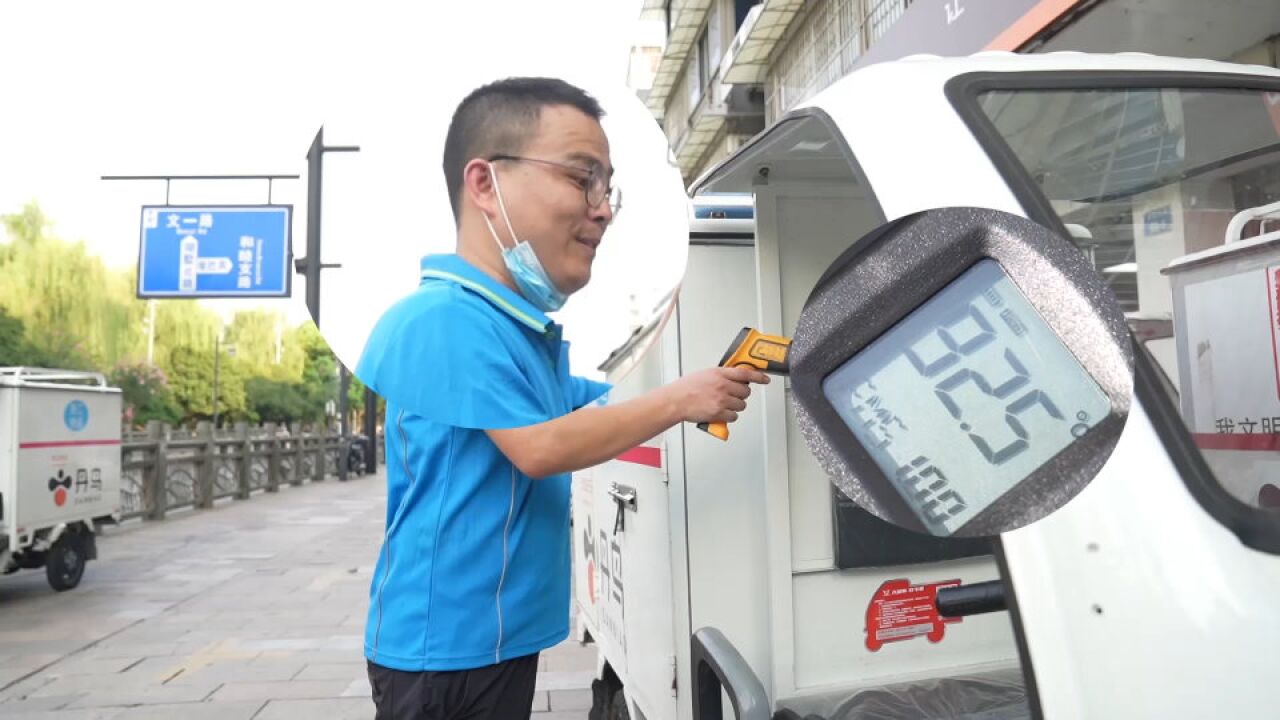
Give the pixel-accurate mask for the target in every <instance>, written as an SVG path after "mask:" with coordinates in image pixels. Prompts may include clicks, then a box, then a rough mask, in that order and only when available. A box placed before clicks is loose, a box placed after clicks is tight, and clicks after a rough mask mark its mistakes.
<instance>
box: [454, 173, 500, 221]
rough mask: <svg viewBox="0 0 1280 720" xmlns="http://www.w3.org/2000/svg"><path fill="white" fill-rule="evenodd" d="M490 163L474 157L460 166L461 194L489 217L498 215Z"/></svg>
mask: <svg viewBox="0 0 1280 720" xmlns="http://www.w3.org/2000/svg"><path fill="white" fill-rule="evenodd" d="M491 167H492V166H491V165H490V164H489V163H488V162H486V161H484V160H481V159H480V158H475V159H474V160H472V161H471V162H469V163H467V164H466V166H465V167H463V168H462V196H463V199H464V200H465V201H466V202H470V203H471V204H472V205H475V206H476V207H478V208H479V209H480V211H481V212H483V213H485V214H486V215H488V216H490V217H497V216H498V198H497V195H496V194H495V193H494V189H493V172H492V170H491Z"/></svg>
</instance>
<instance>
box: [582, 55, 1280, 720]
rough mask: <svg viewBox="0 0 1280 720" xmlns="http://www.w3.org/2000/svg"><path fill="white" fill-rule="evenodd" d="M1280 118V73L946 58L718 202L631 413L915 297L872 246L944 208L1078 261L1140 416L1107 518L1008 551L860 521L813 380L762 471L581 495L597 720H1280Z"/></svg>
mask: <svg viewBox="0 0 1280 720" xmlns="http://www.w3.org/2000/svg"><path fill="white" fill-rule="evenodd" d="M1278 99H1280V71H1276V70H1274V69H1271V68H1263V67H1252V66H1240V65H1230V64H1224V63H1216V62H1207V61H1194V60H1182V59H1170V58H1160V57H1152V56H1146V55H1137V54H1121V55H1111V56H1095V55H1086V54H1079V53H1063V54H1050V55H1011V54H1003V53H989V54H988V53H984V54H979V55H976V56H973V57H969V58H957V59H939V58H927V57H916V58H909V59H905V60H901V61H896V62H892V63H883V64H879V65H873V66H871V67H868V68H866V69H864V70H860V71H857V72H855V73H853V74H851V75H850V76H848V77H846V78H844V79H843V80H841V81H839V82H837V83H836V84H835V85H833V86H832V87H830V88H828V89H827V90H826V91H824V92H823V93H821V94H819V95H818V96H816V97H815V98H813V99H812V100H811V101H809V102H808V103H807V104H806V105H805V106H804V107H801V108H799V109H797V110H795V111H794V112H792V113H790V114H789V115H787V116H786V117H784V118H783V119H782V120H781V121H780V122H778V123H777V124H775V125H773V126H772V127H770V128H769V129H767V130H766V131H765V132H763V133H762V134H761V135H759V136H757V137H756V138H755V139H753V140H752V141H751V142H750V143H748V144H747V145H745V146H744V147H743V148H742V149H741V150H739V151H738V152H737V153H736V154H734V155H733V156H732V157H730V158H728V159H727V160H725V161H724V162H723V163H721V164H720V165H719V166H718V167H716V168H715V169H713V170H712V171H710V172H709V173H708V174H707V175H706V176H704V177H703V178H701V179H700V180H699V181H698V182H696V183H695V185H694V187H693V189H692V195H693V207H694V211H695V214H699V217H697V218H695V220H694V221H693V233H692V234H691V239H690V248H689V262H688V271H687V274H686V279H685V282H684V284H683V285H682V286H681V288H680V292H679V301H678V303H677V306H676V307H675V309H674V310H670V309H668V310H665V311H663V312H661V313H659V314H658V316H657V317H656V318H655V319H654V321H653V322H652V323H650V325H649V326H648V327H647V328H645V329H644V330H642V331H640V332H639V333H637V335H636V336H635V337H633V338H632V340H631V341H630V342H629V343H627V345H625V346H624V347H622V348H619V350H618V351H617V352H615V353H614V355H613V356H612V357H611V358H610V360H609V361H608V362H607V363H606V365H605V366H604V367H603V368H602V369H604V370H605V371H606V372H607V374H608V375H609V378H610V380H611V381H612V382H614V384H615V387H614V390H613V391H612V393H611V395H610V397H609V401H610V402H614V401H622V400H626V399H627V398H629V397H633V396H635V395H638V394H640V393H642V392H645V391H647V390H649V389H652V388H654V387H657V386H659V385H661V384H663V383H667V382H670V381H671V380H673V379H675V378H676V377H679V376H680V375H681V374H682V373H684V372H691V371H696V370H699V369H701V368H704V367H707V366H710V365H714V364H716V363H717V362H719V361H720V360H721V357H722V354H723V353H724V350H725V347H726V345H727V344H728V343H729V341H730V340H732V339H733V337H734V335H735V333H737V332H738V331H739V330H740V329H741V328H744V327H752V328H759V329H760V330H761V331H763V332H766V333H779V334H780V335H786V336H792V335H795V333H796V332H797V325H798V323H799V322H800V320H801V319H802V316H803V311H804V309H805V307H806V303H807V302H808V301H809V300H810V299H811V296H812V294H814V292H815V288H819V289H821V288H822V287H824V285H825V284H827V281H828V279H829V277H830V274H831V272H835V271H836V270H837V269H838V268H842V269H845V270H848V269H850V268H851V269H853V270H855V271H859V270H860V271H863V272H866V271H869V270H870V269H872V268H871V267H870V266H865V267H864V266H862V265H861V264H862V263H871V262H873V261H874V262H877V263H881V264H878V265H876V266H875V268H874V269H875V270H876V272H879V273H882V274H883V273H892V272H895V271H896V270H897V269H896V268H894V267H893V266H891V265H885V264H883V263H882V262H881V258H880V256H877V255H876V254H875V253H873V252H871V250H874V249H875V248H874V247H871V246H868V247H867V248H863V247H861V246H859V247H853V248H851V246H852V245H854V244H855V243H858V242H859V241H860V239H865V238H867V237H868V234H869V233H871V234H872V235H874V233H872V231H876V230H877V229H880V228H883V227H884V226H885V225H886V223H889V224H893V223H895V222H897V221H900V220H902V219H904V218H909V217H911V216H914V215H916V214H917V213H922V212H925V211H931V210H934V209H938V208H988V209H992V210H999V211H1003V212H1005V213H1011V214H1014V215H1019V216H1022V217H1026V218H1030V219H1032V220H1034V221H1036V222H1037V223H1039V224H1040V225H1042V226H1044V227H1047V228H1049V229H1050V230H1053V231H1055V232H1056V234H1057V236H1060V237H1061V238H1069V239H1070V240H1071V242H1072V243H1073V244H1074V245H1075V247H1077V248H1079V249H1080V250H1081V251H1082V254H1081V257H1085V258H1087V259H1088V261H1089V263H1091V265H1092V267H1093V269H1095V270H1097V271H1098V275H1099V277H1102V278H1105V279H1106V281H1107V283H1108V284H1109V285H1110V288H1111V290H1112V291H1113V292H1114V295H1115V298H1116V300H1117V301H1118V303H1119V304H1120V306H1121V308H1122V309H1123V311H1124V313H1125V317H1126V318H1127V319H1128V320H1129V327H1130V328H1132V329H1133V331H1134V333H1135V335H1136V336H1137V338H1138V339H1139V340H1140V341H1141V342H1139V343H1133V350H1132V352H1133V355H1132V358H1131V362H1132V366H1133V367H1134V372H1133V377H1132V388H1133V392H1132V398H1131V402H1129V405H1128V407H1127V408H1125V411H1126V417H1125V419H1124V422H1123V425H1122V432H1120V431H1117V433H1118V434H1117V441H1116V442H1115V443H1113V445H1112V446H1111V447H1108V448H1107V450H1106V452H1105V453H1102V454H1100V455H1098V456H1097V457H1092V458H1086V460H1087V462H1089V463H1096V464H1097V465H1098V467H1099V468H1100V470H1099V472H1098V473H1097V475H1096V477H1095V478H1094V479H1093V481H1092V482H1091V483H1089V484H1088V485H1087V487H1084V489H1083V490H1082V491H1080V492H1079V494H1078V495H1076V496H1075V497H1074V498H1073V499H1071V500H1070V501H1069V502H1067V503H1066V504H1065V506H1063V507H1061V508H1060V509H1058V510H1057V511H1056V512H1053V513H1052V514H1051V515H1049V516H1048V517H1047V518H1045V519H1043V520H1040V521H1038V522H1035V523H1032V524H1030V525H1027V526H1025V527H1019V528H1018V529H1015V530H1011V531H1008V532H1003V533H1001V534H999V535H995V536H992V537H989V538H981V537H978V538H961V537H932V536H930V535H928V534H923V533H916V532H910V531H907V530H905V529H903V528H900V527H898V526H896V525H893V524H890V523H888V522H885V521H883V520H881V519H880V518H879V517H877V516H876V515H875V514H872V513H870V512H867V511H866V510H864V509H862V508H861V507H860V506H859V505H857V504H855V503H853V502H852V501H850V500H849V499H848V497H847V495H846V494H845V493H842V492H841V491H840V490H838V489H837V488H836V486H835V485H833V483H832V481H831V477H832V476H831V475H829V474H828V472H826V470H825V466H824V465H823V462H827V461H829V458H822V462H820V459H819V458H817V457H815V455H814V453H812V452H811V451H810V445H809V442H810V441H811V440H812V436H813V433H812V432H811V428H810V427H808V426H806V418H807V417H808V416H809V415H811V413H809V412H808V411H807V410H805V408H802V407H801V406H800V405H799V404H798V402H797V398H798V395H797V392H798V391H799V390H800V389H801V388H800V387H799V385H798V384H797V383H798V382H799V379H798V378H794V377H787V378H776V379H775V382H773V383H771V384H770V385H768V386H766V387H763V388H758V389H757V390H756V392H755V394H754V395H753V398H752V400H751V403H750V406H749V408H748V410H747V411H746V412H745V413H744V414H743V415H742V417H741V418H740V419H739V421H738V422H736V423H734V424H733V425H731V426H730V428H731V431H732V436H731V438H730V439H729V441H728V442H722V441H720V440H717V439H716V438H714V437H711V436H710V435H709V434H707V433H703V432H700V431H699V430H698V429H696V428H694V427H693V426H681V427H676V428H673V429H672V430H670V431H668V432H666V433H664V434H663V435H661V436H659V437H656V438H654V439H653V440H652V441H650V442H649V443H646V444H645V445H644V446H642V447H638V448H635V449H634V450H632V451H630V452H628V453H626V454H624V455H623V456H622V457H620V458H618V459H617V460H614V461H611V462H609V463H606V464H604V465H601V466H598V467H596V468H592V469H590V470H588V471H586V472H583V473H579V474H578V475H577V476H575V479H574V499H573V502H574V505H573V507H574V517H575V527H574V560H575V573H576V578H575V580H576V597H575V602H576V604H577V607H578V618H579V621H578V622H579V625H578V628H577V632H578V638H579V639H580V640H582V641H587V640H588V639H589V640H590V641H592V642H594V643H595V644H596V646H597V647H598V649H599V653H598V658H599V662H598V673H597V675H598V680H597V683H596V686H595V703H594V707H593V709H592V717H593V718H610V719H615V720H616V719H617V718H625V717H631V718H649V719H651V720H659V719H661V720H667V719H670V720H692V719H697V720H711V719H712V718H714V719H715V720H719V719H720V718H721V717H726V718H728V717H735V716H736V717H739V718H743V719H750V720H784V719H792V720H795V719H801V718H803V719H805V720H810V719H814V718H820V719H821V720H837V719H840V720H844V719H852V718H877V719H885V718H917V717H975V718H977V717H980V718H1028V717H1034V718H1040V717H1045V718H1055V719H1056V718H1139V717H1141V718H1147V717H1160V718H1204V717H1250V718H1254V717H1275V716H1276V715H1277V714H1280V707H1277V703H1276V701H1275V699H1274V696H1273V693H1272V692H1271V691H1270V688H1271V684H1272V683H1273V682H1274V678H1275V677H1276V676H1277V674H1280V653H1277V652H1276V648H1277V647H1280V614H1277V613H1276V612H1275V611H1274V604H1275V598H1277V597H1280V556H1278V554H1280V513H1277V512H1276V510H1275V509H1274V507H1271V506H1270V503H1271V502H1272V501H1273V500H1274V498H1275V494H1276V493H1277V492H1280V490H1276V488H1277V486H1280V427H1278V426H1277V422H1280V404H1277V398H1278V397H1280V370H1277V368H1280V360H1277V361H1275V362H1272V360H1274V358H1273V357H1272V356H1273V355H1276V353H1277V352H1280V351H1277V350H1276V348H1277V347H1280V344H1278V343H1277V341H1275V340H1274V338H1275V337H1280V323H1277V321H1276V320H1275V318H1276V317H1277V316H1278V311H1277V307H1278V306H1277V305H1275V303H1276V302H1277V300H1276V298H1277V297H1280V295H1278V294H1277V291H1276V287H1277V286H1280V284H1278V283H1277V282H1276V281H1275V279H1274V278H1273V277H1272V276H1273V275H1274V276H1275V277H1280V271H1277V270H1275V268H1280V264H1277V263H1280V261H1278V260H1274V247H1275V243H1276V242H1277V240H1276V237H1275V236H1276V233H1274V232H1269V229H1270V227H1271V226H1268V222H1274V219H1280V207H1277V206H1276V205H1275V204H1276V203H1277V202H1280V102H1277V100H1278ZM704 217H705V218H706V219H703V218H704ZM712 218H715V219H712ZM1233 218H1235V220H1233ZM1224 241H1229V245H1228V249H1221V250H1220V249H1216V248H1218V246H1222V245H1223V244H1224ZM868 242H870V241H868ZM864 250H865V252H864ZM928 251H929V250H928V248H927V247H926V248H923V249H922V250H921V253H924V254H927V252H928ZM1273 266H1274V267H1273ZM959 271H960V269H956V272H959ZM933 280H934V278H932V277H931V276H930V277H925V276H919V277H915V278H906V279H904V281H903V282H902V283H901V286H902V287H903V288H904V293H905V292H907V291H906V289H905V288H906V286H907V285H908V284H910V283H911V282H912V281H915V282H918V283H921V284H926V285H927V284H928V283H930V282H933ZM1046 282H1047V281H1046ZM1215 283H1216V284H1215ZM1047 284H1052V283H1047ZM1021 290H1022V291H1024V292H1025V293H1026V294H1027V295H1028V297H1030V298H1032V299H1033V300H1036V303H1039V304H1037V305H1036V307H1037V308H1038V309H1040V310H1041V311H1043V309H1044V307H1045V303H1047V302H1048V301H1047V300H1046V299H1044V297H1043V294H1044V292H1045V291H1044V290H1043V289H1042V288H1037V287H1034V284H1032V285H1026V284H1025V283H1024V286H1023V287H1021ZM916 292H919V291H918V290H917V291H916ZM1033 304H1034V303H1033ZM1093 320H1094V319H1093V318H1090V317H1082V318H1081V321H1082V322H1083V323H1086V324H1087V323H1090V322H1093ZM1152 327H1172V328H1174V335H1175V338H1174V348H1169V347H1168V343H1167V342H1163V341H1162V339H1161V337H1160V333H1157V334H1156V335H1152V334H1151V330H1150V328H1152ZM1227 329H1230V333H1232V335H1231V337H1232V338H1236V339H1238V340H1239V341H1240V343H1241V345H1240V346H1238V347H1240V348H1242V349H1241V350H1239V351H1237V350H1233V348H1235V347H1237V346H1235V345H1233V344H1232V343H1233V342H1234V341H1233V340H1231V339H1224V337H1219V336H1221V335H1222V333H1224V332H1227ZM1126 344H1128V343H1126ZM1243 348H1250V351H1249V353H1247V354H1246V353H1244V351H1243ZM1074 352H1076V354H1077V355H1079V354H1081V352H1082V350H1081V348H1078V347H1077V348H1074ZM1083 352H1085V353H1087V352H1088V349H1087V348H1085V349H1084V350H1083ZM1267 398H1270V400H1268V399H1267ZM1237 416H1239V417H1237ZM1264 417H1265V418H1266V419H1267V425H1266V426H1265V427H1264V426H1263V423H1262V418H1264ZM1244 421H1247V422H1248V423H1250V424H1249V425H1245V427H1247V428H1248V430H1247V431H1245V430H1243V429H1242V428H1241V426H1242V424H1244ZM1087 430H1088V429H1087V428H1085V430H1082V433H1085V431H1087ZM1069 450H1070V448H1068V449H1067V450H1063V451H1062V453H1061V454H1060V455H1059V456H1057V458H1058V460H1059V461H1060V458H1062V457H1065V456H1066V454H1067V453H1068V451H1069ZM1202 451H1204V452H1202ZM1077 456H1079V453H1078V452H1077ZM1268 488H1272V489H1270V490H1269V489H1268Z"/></svg>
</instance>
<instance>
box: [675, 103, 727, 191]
mask: <svg viewBox="0 0 1280 720" xmlns="http://www.w3.org/2000/svg"><path fill="white" fill-rule="evenodd" d="M725 122H726V119H725V116H724V113H719V112H714V111H710V112H709V111H708V109H707V107H706V105H705V103H704V105H703V107H702V108H701V109H700V110H699V111H698V112H696V113H694V117H693V119H692V120H691V121H690V123H689V129H688V130H686V131H685V133H684V136H683V137H682V138H680V145H679V147H677V148H676V151H675V154H676V162H677V163H678V164H679V165H680V174H681V175H684V176H685V177H689V176H690V174H691V173H692V172H693V171H694V170H695V169H696V164H697V162H698V161H699V160H701V159H702V156H703V155H705V154H706V152H707V148H708V147H710V145H711V143H712V142H714V141H715V139H716V136H717V135H718V134H719V133H720V130H721V129H723V128H724V126H725Z"/></svg>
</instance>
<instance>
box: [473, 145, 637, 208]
mask: <svg viewBox="0 0 1280 720" xmlns="http://www.w3.org/2000/svg"><path fill="white" fill-rule="evenodd" d="M495 160H514V161H517V162H531V163H538V164H541V165H551V166H553V167H558V168H564V169H566V170H571V171H573V173H574V176H575V177H576V178H578V180H579V184H580V185H581V186H582V189H583V192H584V193H585V194H586V198H587V207H589V208H594V207H599V205H600V203H602V202H604V201H605V200H606V199H607V200H608V201H609V209H610V210H612V211H613V214H614V215H617V214H618V212H619V211H620V210H622V188H617V187H611V186H610V185H609V181H608V179H607V178H606V177H605V176H604V172H603V171H602V170H601V168H600V167H599V166H593V167H591V168H584V167H581V166H578V165H571V164H569V163H562V162H556V161H554V160H542V159H540V158H531V157H521V156H519V155H493V156H491V157H490V158H489V161H490V162H493V161H495Z"/></svg>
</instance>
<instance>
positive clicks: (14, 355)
mask: <svg viewBox="0 0 1280 720" xmlns="http://www.w3.org/2000/svg"><path fill="white" fill-rule="evenodd" d="M43 362H44V361H43V358H42V357H41V356H40V354H39V353H38V352H37V351H36V349H35V348H33V347H31V345H30V344H29V343H28V342H27V328H26V325H24V324H23V322H22V320H20V319H18V318H16V317H14V316H12V315H10V314H9V313H8V312H6V311H5V309H4V308H3V307H0V367H12V366H16V365H36V366H38V365H42V364H43Z"/></svg>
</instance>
